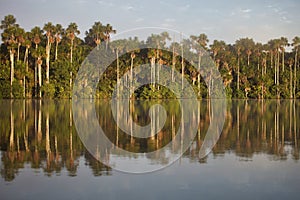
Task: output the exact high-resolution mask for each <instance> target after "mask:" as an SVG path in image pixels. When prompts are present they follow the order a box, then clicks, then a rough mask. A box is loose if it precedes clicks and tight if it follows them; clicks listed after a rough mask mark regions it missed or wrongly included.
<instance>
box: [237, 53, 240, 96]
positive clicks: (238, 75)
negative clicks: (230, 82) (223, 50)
mask: <svg viewBox="0 0 300 200" xmlns="http://www.w3.org/2000/svg"><path fill="white" fill-rule="evenodd" d="M237 65H238V69H237V92H239V91H240V56H239V55H238V64H237Z"/></svg>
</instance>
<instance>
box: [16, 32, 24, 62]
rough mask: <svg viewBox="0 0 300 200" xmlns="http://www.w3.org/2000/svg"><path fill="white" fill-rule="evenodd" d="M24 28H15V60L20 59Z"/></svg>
mask: <svg viewBox="0 0 300 200" xmlns="http://www.w3.org/2000/svg"><path fill="white" fill-rule="evenodd" d="M24 37H25V30H24V29H23V28H20V27H18V28H17V29H16V43H17V61H19V60H20V47H21V45H22V44H24V42H25V39H24Z"/></svg>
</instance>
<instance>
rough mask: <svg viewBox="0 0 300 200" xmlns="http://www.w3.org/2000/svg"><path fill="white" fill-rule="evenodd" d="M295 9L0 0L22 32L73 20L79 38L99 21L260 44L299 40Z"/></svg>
mask: <svg viewBox="0 0 300 200" xmlns="http://www.w3.org/2000/svg"><path fill="white" fill-rule="evenodd" d="M299 11H300V1H299V0H249V1H248V0H243V1H241V0H219V1H217V0H206V1H204V0H181V1H177V0H173V1H167V0H126V1H124V0H112V1H109V0H0V18H1V20H3V19H4V16H6V15H8V14H13V15H14V16H15V17H16V19H17V23H18V24H20V26H21V27H23V28H25V30H27V31H29V30H30V29H31V28H33V27H34V26H40V27H43V26H44V24H45V23H46V22H52V23H53V24H56V23H60V24H62V25H63V26H64V27H66V26H67V25H68V24H69V23H70V22H76V23H77V24H78V27H79V29H80V31H81V34H80V37H81V38H84V36H85V34H84V33H85V31H86V30H88V29H89V28H91V27H92V25H93V24H94V22H96V21H100V22H101V23H103V24H107V23H109V24H111V25H112V26H113V27H114V29H116V30H117V32H123V31H127V30H131V29H136V28H140V27H162V28H169V29H174V30H177V31H179V32H182V33H183V34H185V35H199V34H200V33H205V34H206V35H207V36H208V39H209V40H210V43H211V42H212V41H213V40H214V39H217V40H224V41H225V42H226V43H234V42H235V41H236V40H237V39H239V38H243V37H250V38H253V39H254V40H255V41H256V42H263V43H265V42H267V41H268V40H270V39H272V38H279V37H282V36H285V37H287V38H288V39H289V41H290V42H291V40H292V38H294V37H295V36H300V12H299ZM130 34H134V33H133V32H131V33H130ZM149 35H150V33H149ZM132 36H134V35H132ZM147 36H148V35H147ZM144 37H145V38H146V35H145V36H144ZM142 39H144V38H142Z"/></svg>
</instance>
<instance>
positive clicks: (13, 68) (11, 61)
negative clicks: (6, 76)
mask: <svg viewBox="0 0 300 200" xmlns="http://www.w3.org/2000/svg"><path fill="white" fill-rule="evenodd" d="M9 57H10V98H13V93H12V86H13V81H14V76H15V67H14V66H15V63H14V62H15V61H14V59H15V57H14V50H13V49H10V50H9Z"/></svg>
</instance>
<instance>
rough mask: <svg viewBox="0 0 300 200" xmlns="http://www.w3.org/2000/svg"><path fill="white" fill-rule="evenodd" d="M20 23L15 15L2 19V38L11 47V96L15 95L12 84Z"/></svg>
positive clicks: (0, 26)
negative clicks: (17, 22)
mask: <svg viewBox="0 0 300 200" xmlns="http://www.w3.org/2000/svg"><path fill="white" fill-rule="evenodd" d="M18 27H19V25H18V24H16V18H15V17H14V16H13V15H7V16H5V17H4V20H2V21H1V25H0V28H1V29H3V33H2V34H1V36H2V40H3V42H4V43H5V44H7V48H8V49H9V58H10V97H11V98H12V97H13V94H12V85H13V81H14V74H15V73H14V69H15V68H14V58H15V47H16V43H17V40H16V35H17V29H18Z"/></svg>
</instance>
